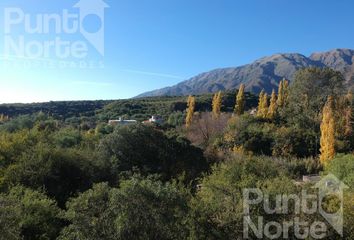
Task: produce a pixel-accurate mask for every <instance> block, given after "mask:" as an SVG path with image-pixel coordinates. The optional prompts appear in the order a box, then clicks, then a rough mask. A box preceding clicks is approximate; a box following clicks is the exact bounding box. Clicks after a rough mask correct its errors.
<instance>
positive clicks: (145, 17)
mask: <svg viewBox="0 0 354 240" xmlns="http://www.w3.org/2000/svg"><path fill="white" fill-rule="evenodd" d="M87 1H93V2H95V1H96V0H87ZM77 2H78V0H66V1H59V0H56V1H42V0H26V1H23V0H2V1H1V2H0V9H1V14H0V23H1V25H2V26H4V24H5V9H8V8H20V9H22V10H23V12H24V13H26V14H28V15H29V16H30V17H32V18H34V17H35V16H37V15H38V14H53V13H56V14H58V13H59V14H61V13H62V11H63V9H68V11H69V12H71V13H78V10H77V9H74V8H72V6H73V5H75V4H76V3H77ZM93 2H92V4H94V3H93ZM105 2H106V3H107V4H108V5H109V6H110V8H108V9H106V11H105V19H104V25H105V37H104V42H105V54H104V56H101V55H100V54H99V52H98V51H97V50H96V49H95V48H94V46H93V45H91V44H90V43H89V42H88V41H86V40H85V38H84V37H83V36H82V34H80V33H79V32H78V33H76V34H65V33H59V34H57V33H54V30H53V29H52V30H53V31H50V33H42V34H29V33H27V32H26V31H25V30H24V28H23V26H22V25H21V23H19V24H18V25H16V24H14V25H13V26H12V28H11V31H10V33H5V30H4V28H3V27H2V28H0V51H1V54H0V55H1V60H0V63H1V64H0V102H37V101H49V100H94V99H120V98H129V97H133V96H135V95H138V94H139V93H142V92H145V91H148V90H153V89H156V88H160V87H165V86H170V85H173V84H176V83H178V82H180V81H182V80H185V79H188V78H190V77H193V76H194V75H196V74H199V73H201V72H205V71H209V70H212V69H214V68H220V67H229V66H238V65H242V64H246V63H249V62H251V61H253V60H256V59H257V58H260V57H263V56H266V55H271V54H275V53H279V52H299V53H302V54H304V55H309V54H310V53H312V52H316V51H326V50H330V49H333V48H353V49H354V24H353V22H354V14H353V9H354V1H352V0H341V1H338V0H296V1H291V0H208V1H206V0H168V1H167V0H106V1H105ZM86 21H87V22H85V24H86V25H85V29H87V30H88V31H91V30H92V31H94V30H95V29H96V30H97V29H99V26H100V25H99V22H98V21H97V20H96V19H95V18H88V19H86ZM53 27H54V25H53ZM6 36H8V37H11V38H13V39H15V40H14V41H17V39H18V37H19V36H23V37H24V38H25V39H26V42H29V41H38V42H43V41H50V40H52V39H55V38H56V37H58V36H59V37H60V38H62V39H64V40H66V41H72V42H74V41H77V40H78V41H86V43H88V44H87V47H88V54H87V57H85V58H84V59H83V61H84V62H85V64H88V63H90V64H93V67H92V68H82V67H81V68H79V67H77V66H72V67H67V66H66V67H62V65H60V64H63V63H62V62H61V61H65V63H66V64H67V63H72V62H75V63H78V59H76V58H74V57H69V58H67V59H64V60H63V59H59V58H58V57H57V56H56V55H55V54H52V53H51V54H50V55H49V56H46V57H38V58H37V59H36V58H33V57H32V58H26V56H18V55H17V54H10V55H11V56H10V58H9V56H4V55H7V54H5V53H6V52H5V38H6ZM80 61H81V60H80ZM48 63H51V64H52V65H48ZM103 65H104V66H103Z"/></svg>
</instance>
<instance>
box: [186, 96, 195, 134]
mask: <svg viewBox="0 0 354 240" xmlns="http://www.w3.org/2000/svg"><path fill="white" fill-rule="evenodd" d="M187 107H188V108H187V116H186V127H187V128H188V127H190V125H191V124H192V121H193V115H194V110H195V97H193V96H189V97H188V99H187Z"/></svg>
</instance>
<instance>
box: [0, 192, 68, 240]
mask: <svg viewBox="0 0 354 240" xmlns="http://www.w3.org/2000/svg"><path fill="white" fill-rule="evenodd" d="M0 202H1V203H5V208H0V217H1V223H3V221H4V220H5V222H4V225H3V224H1V227H0V228H4V229H3V231H1V233H2V234H1V236H0V239H22V238H23V239H29V240H31V239H33V240H37V239H39V240H42V239H43V240H45V239H56V237H57V236H58V235H59V232H60V230H61V228H62V227H63V226H64V222H63V220H62V219H61V210H60V209H59V208H58V207H57V206H56V203H55V201H53V200H51V199H49V198H48V197H47V196H46V195H45V194H43V193H41V192H37V191H32V190H29V189H26V188H23V187H14V188H12V189H11V191H10V192H9V193H8V194H6V195H5V194H1V195H0ZM3 234H4V235H3ZM7 237H8V238H7Z"/></svg>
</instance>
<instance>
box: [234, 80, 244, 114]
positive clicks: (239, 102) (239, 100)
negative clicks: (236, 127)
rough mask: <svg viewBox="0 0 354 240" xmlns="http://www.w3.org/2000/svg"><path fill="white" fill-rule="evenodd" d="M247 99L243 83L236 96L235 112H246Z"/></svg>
mask: <svg viewBox="0 0 354 240" xmlns="http://www.w3.org/2000/svg"><path fill="white" fill-rule="evenodd" d="M245 101H246V98H245V85H244V84H241V85H240V88H239V90H238V93H237V96H236V106H235V113H236V114H237V115H242V114H243V113H244V112H245V104H246V102H245Z"/></svg>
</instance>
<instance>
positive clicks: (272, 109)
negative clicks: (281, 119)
mask: <svg viewBox="0 0 354 240" xmlns="http://www.w3.org/2000/svg"><path fill="white" fill-rule="evenodd" d="M276 114H277V95H276V94H275V91H274V89H273V92H272V96H271V98H270V105H269V109H268V118H269V119H274V118H275V116H276Z"/></svg>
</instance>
